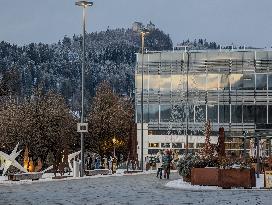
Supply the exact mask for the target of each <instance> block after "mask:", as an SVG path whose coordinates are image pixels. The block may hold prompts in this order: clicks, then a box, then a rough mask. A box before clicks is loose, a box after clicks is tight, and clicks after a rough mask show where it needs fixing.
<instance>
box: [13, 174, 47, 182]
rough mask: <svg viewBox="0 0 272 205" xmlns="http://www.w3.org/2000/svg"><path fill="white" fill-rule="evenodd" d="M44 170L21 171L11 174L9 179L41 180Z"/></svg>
mask: <svg viewBox="0 0 272 205" xmlns="http://www.w3.org/2000/svg"><path fill="white" fill-rule="evenodd" d="M42 175H43V173H42V172H33V173H21V174H9V175H8V180H11V181H20V180H32V181H33V180H39V179H40V178H42Z"/></svg>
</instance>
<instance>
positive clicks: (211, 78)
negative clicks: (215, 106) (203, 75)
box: [207, 74, 218, 90]
mask: <svg viewBox="0 0 272 205" xmlns="http://www.w3.org/2000/svg"><path fill="white" fill-rule="evenodd" d="M217 89H218V74H208V75H207V90H217Z"/></svg>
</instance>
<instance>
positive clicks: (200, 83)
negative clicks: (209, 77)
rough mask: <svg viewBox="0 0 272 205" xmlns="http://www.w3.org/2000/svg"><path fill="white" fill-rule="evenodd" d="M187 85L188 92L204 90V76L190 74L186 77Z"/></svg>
mask: <svg viewBox="0 0 272 205" xmlns="http://www.w3.org/2000/svg"><path fill="white" fill-rule="evenodd" d="M188 85H189V89H190V90H206V75H205V74H193V75H192V74H190V75H189V76H188Z"/></svg>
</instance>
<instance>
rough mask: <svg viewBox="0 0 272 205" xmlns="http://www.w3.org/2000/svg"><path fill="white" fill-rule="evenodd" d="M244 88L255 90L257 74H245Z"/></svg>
mask: <svg viewBox="0 0 272 205" xmlns="http://www.w3.org/2000/svg"><path fill="white" fill-rule="evenodd" d="M243 83H244V86H243V88H244V90H254V89H255V75H254V74H244V76H243Z"/></svg>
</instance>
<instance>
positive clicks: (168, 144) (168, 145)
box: [161, 143, 170, 148]
mask: <svg viewBox="0 0 272 205" xmlns="http://www.w3.org/2000/svg"><path fill="white" fill-rule="evenodd" d="M161 147H164V148H170V143H161Z"/></svg>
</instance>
